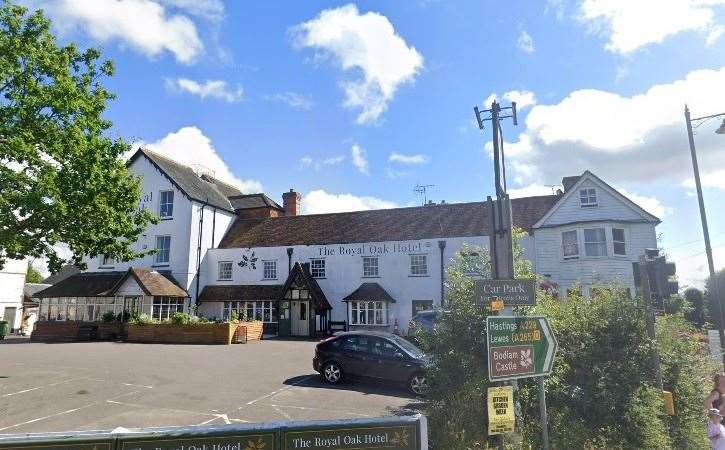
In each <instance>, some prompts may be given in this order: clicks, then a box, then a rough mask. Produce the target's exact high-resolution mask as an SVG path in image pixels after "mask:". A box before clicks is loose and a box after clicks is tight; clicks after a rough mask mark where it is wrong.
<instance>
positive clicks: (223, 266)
mask: <svg viewBox="0 0 725 450" xmlns="http://www.w3.org/2000/svg"><path fill="white" fill-rule="evenodd" d="M219 279H220V280H231V279H232V262H231V261H219Z"/></svg>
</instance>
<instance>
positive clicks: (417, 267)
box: [409, 253, 428, 277]
mask: <svg viewBox="0 0 725 450" xmlns="http://www.w3.org/2000/svg"><path fill="white" fill-rule="evenodd" d="M409 256H410V276H411V277H427V276H428V255H427V254H425V253H413V254H410V255H409ZM419 258H422V262H420V261H417V262H416V259H419ZM421 268H422V269H423V270H421Z"/></svg>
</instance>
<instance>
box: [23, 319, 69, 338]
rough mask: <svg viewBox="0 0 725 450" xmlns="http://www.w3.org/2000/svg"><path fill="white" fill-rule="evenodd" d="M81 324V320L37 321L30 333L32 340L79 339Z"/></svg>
mask: <svg viewBox="0 0 725 450" xmlns="http://www.w3.org/2000/svg"><path fill="white" fill-rule="evenodd" d="M80 324H81V322H49V321H39V322H36V323H35V328H34V329H33V332H32V333H31V334H30V342H73V341H77V340H78V331H79V329H80Z"/></svg>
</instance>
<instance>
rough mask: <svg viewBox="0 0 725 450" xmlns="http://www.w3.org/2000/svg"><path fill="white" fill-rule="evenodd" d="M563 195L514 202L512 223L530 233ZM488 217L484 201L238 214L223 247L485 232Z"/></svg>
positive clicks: (411, 237) (465, 235)
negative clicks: (279, 214) (325, 211)
mask: <svg viewBox="0 0 725 450" xmlns="http://www.w3.org/2000/svg"><path fill="white" fill-rule="evenodd" d="M559 198H560V196H557V195H544V196H537V197H525V198H517V199H513V200H511V202H512V208H513V221H514V225H515V226H517V227H520V228H523V229H524V230H526V231H530V230H531V227H532V226H533V225H534V224H535V223H536V221H537V220H539V219H540V218H541V217H543V215H544V214H546V212H547V211H548V210H549V209H551V207H552V206H553V205H554V204H555V203H556V202H557V200H558V199H559ZM489 220H490V219H489V211H488V206H487V205H486V203H485V202H475V203H447V204H439V205H428V206H417V207H412V208H395V209H378V210H372V211H356V212H346V213H332V214H310V215H300V216H283V217H267V218H259V219H243V218H238V219H237V220H236V221H235V222H234V224H233V225H232V227H231V228H230V229H229V231H228V232H227V234H226V235H225V236H224V238H223V239H222V241H221V243H220V244H219V247H220V248H243V247H275V246H283V245H325V244H333V243H334V244H344V243H351V242H383V241H402V240H409V239H435V238H445V237H469V236H487V235H488V234H489V233H488V229H489Z"/></svg>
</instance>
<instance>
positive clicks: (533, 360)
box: [486, 316, 557, 381]
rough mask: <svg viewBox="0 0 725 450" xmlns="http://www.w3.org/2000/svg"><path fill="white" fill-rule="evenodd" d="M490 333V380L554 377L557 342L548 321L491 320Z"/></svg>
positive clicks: (531, 319)
mask: <svg viewBox="0 0 725 450" xmlns="http://www.w3.org/2000/svg"><path fill="white" fill-rule="evenodd" d="M486 330H487V333H486V335H487V339H486V342H487V344H488V378H489V380H491V381H501V380H514V379H518V378H529V377H541V376H545V375H549V374H551V369H552V366H553V363H554V355H555V354H556V348H557V342H556V338H554V333H553V332H552V330H551V326H550V325H549V321H548V320H547V319H546V318H545V317H533V316H531V317H527V316H521V317H513V316H489V317H487V318H486Z"/></svg>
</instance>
